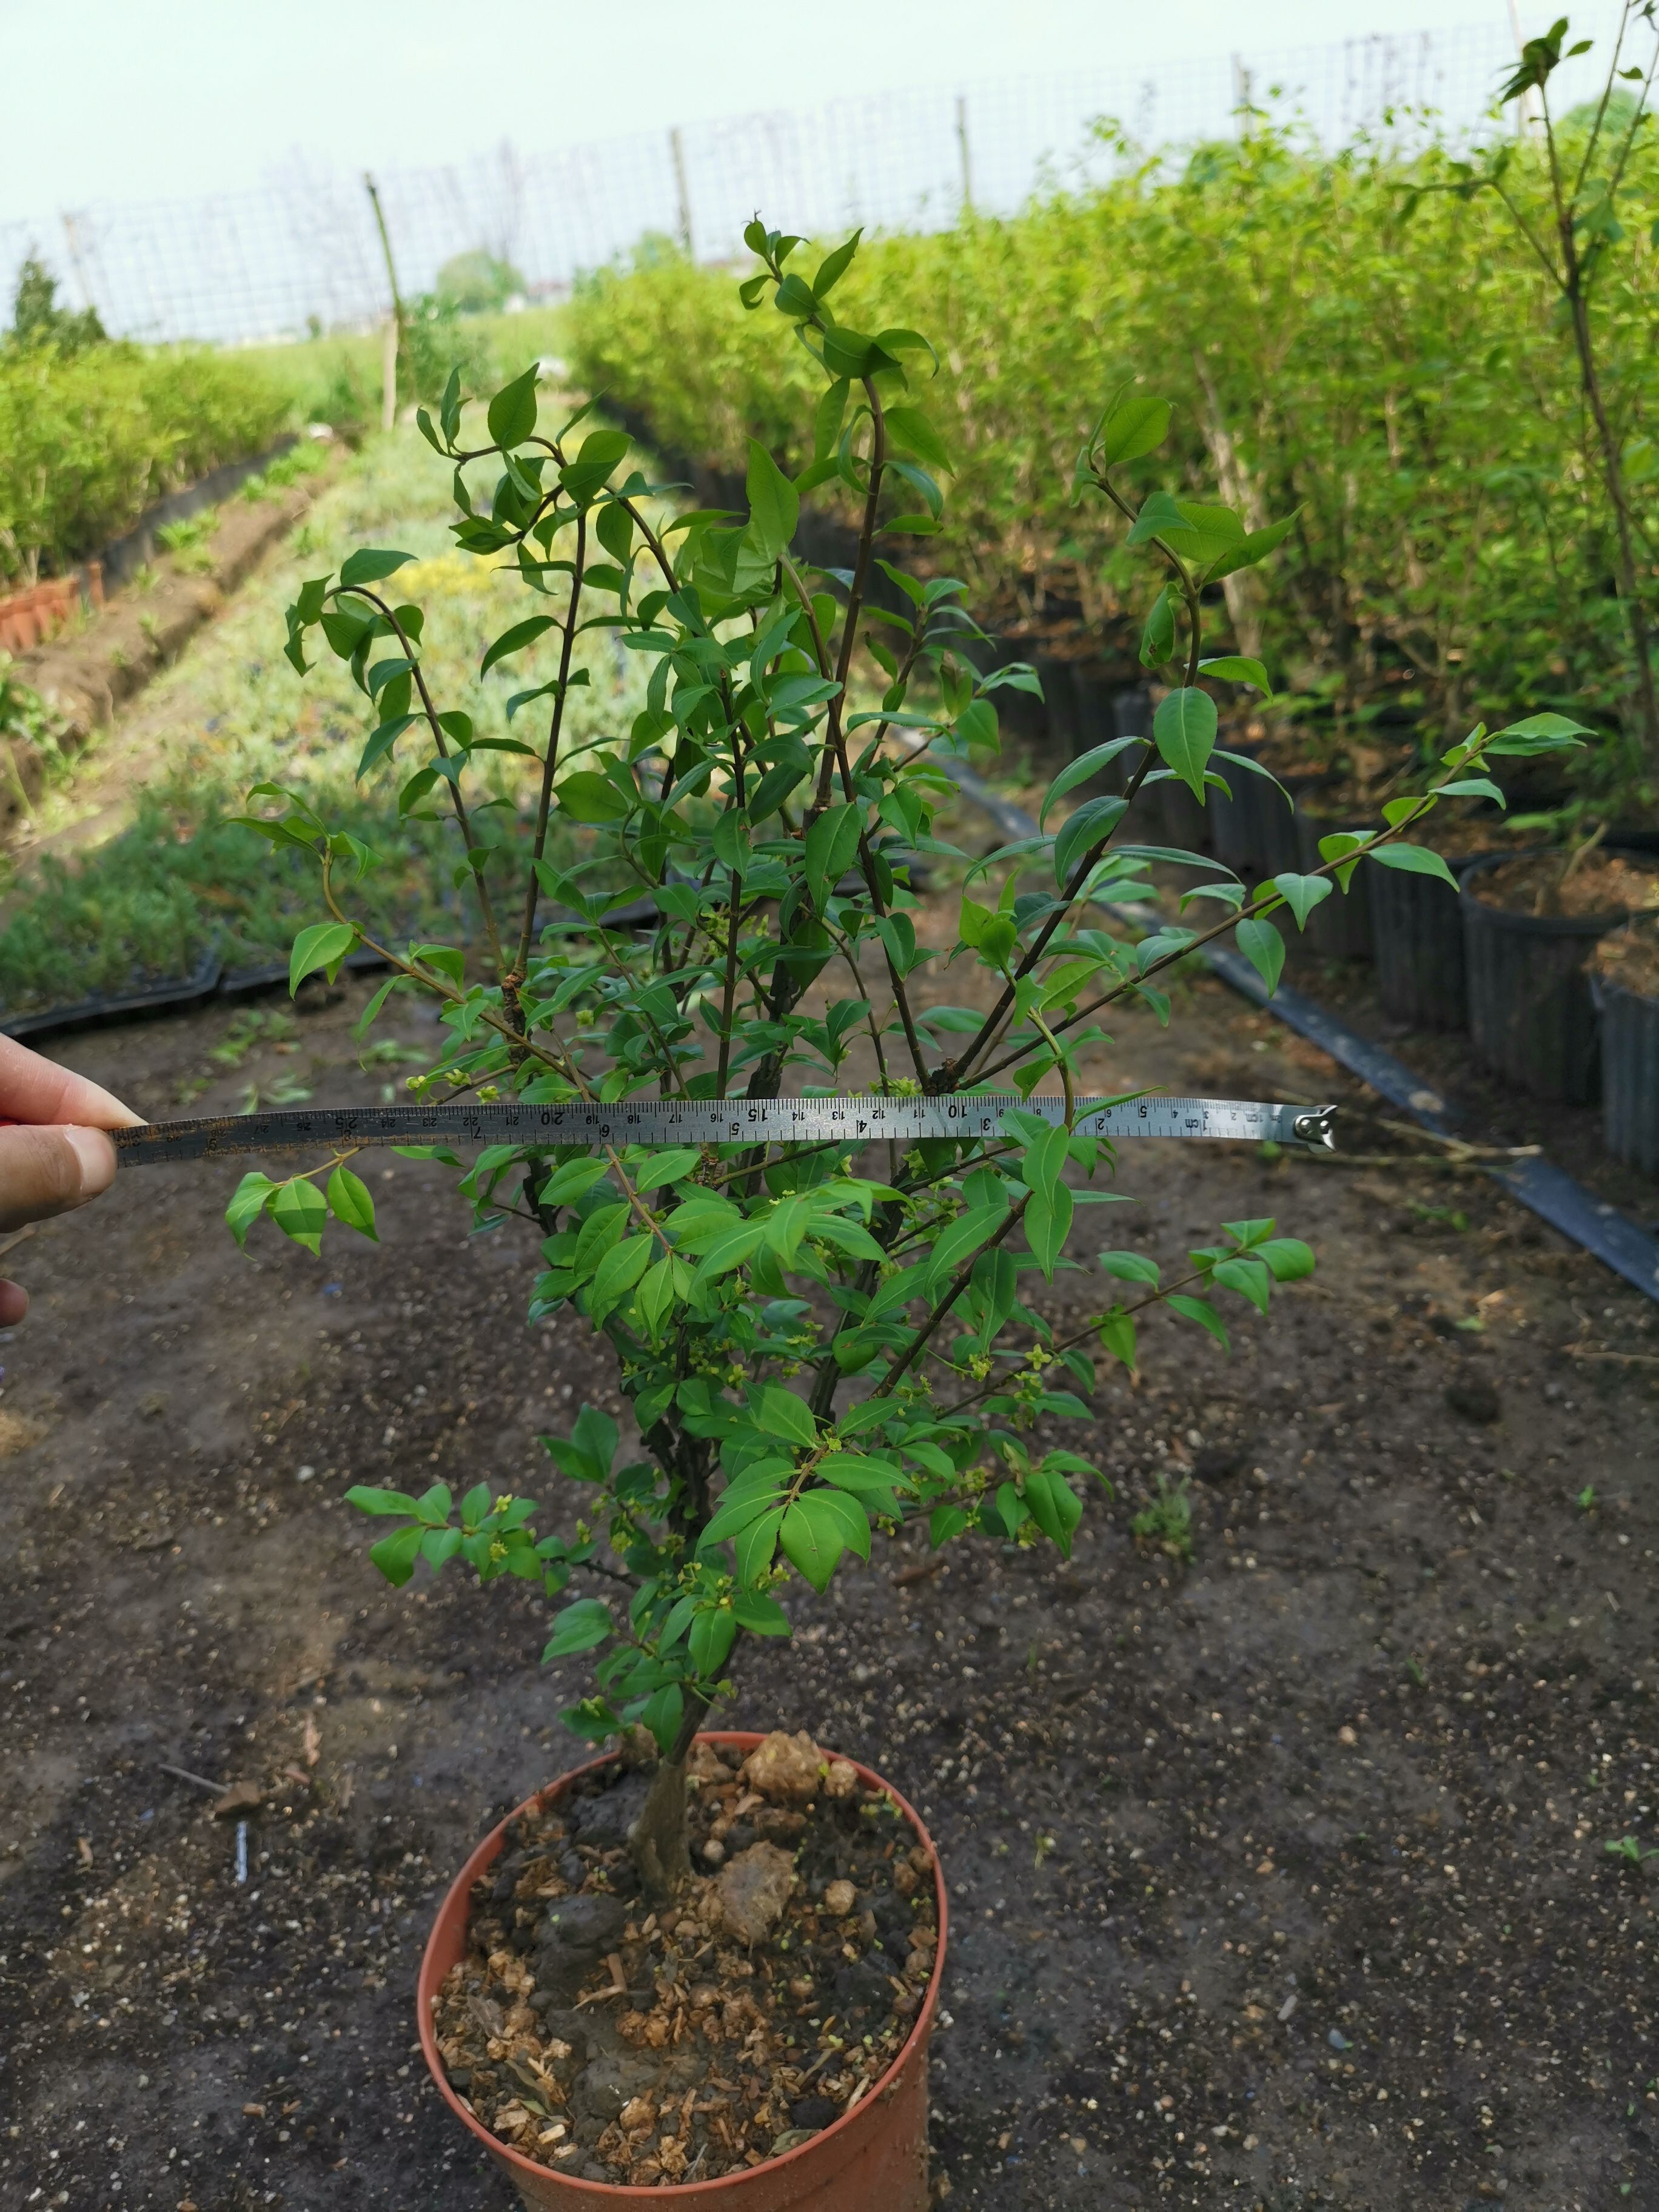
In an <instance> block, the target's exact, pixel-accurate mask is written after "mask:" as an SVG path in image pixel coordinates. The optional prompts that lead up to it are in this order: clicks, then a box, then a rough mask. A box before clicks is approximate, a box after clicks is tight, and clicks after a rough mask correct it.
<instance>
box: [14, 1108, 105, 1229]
mask: <svg viewBox="0 0 1659 2212" xmlns="http://www.w3.org/2000/svg"><path fill="white" fill-rule="evenodd" d="M114 1180H115V1147H114V1146H113V1145H112V1144H111V1142H110V1140H109V1139H108V1138H107V1137H106V1135H105V1133H104V1132H103V1131H102V1130H101V1129H78V1128H72V1127H27V1126H25V1127H14V1128H9V1129H0V1230H7V1229H18V1228H21V1226H22V1225H23V1224H24V1223H25V1222H27V1221H44V1220H46V1219H47V1218H49V1217H50V1216H51V1215H52V1214H54V1213H66V1212H69V1210H70V1207H71V1206H83V1205H84V1204H85V1203H86V1201H87V1200H88V1199H89V1198H96V1197H97V1196H98V1194H99V1193H100V1191H105V1190H107V1189H108V1188H109V1187H110V1185H111V1183H112V1182H114Z"/></svg>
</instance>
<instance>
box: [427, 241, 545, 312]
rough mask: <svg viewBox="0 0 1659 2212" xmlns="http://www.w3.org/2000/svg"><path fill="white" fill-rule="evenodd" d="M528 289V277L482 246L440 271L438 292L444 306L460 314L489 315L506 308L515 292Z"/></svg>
mask: <svg viewBox="0 0 1659 2212" xmlns="http://www.w3.org/2000/svg"><path fill="white" fill-rule="evenodd" d="M524 289H525V281H524V278H523V277H522V276H520V274H519V272H518V270H516V269H515V268H514V267H513V264H512V263H511V262H510V261H503V260H501V258H500V257H499V255H496V254H494V253H486V252H484V250H483V247H482V246H479V247H476V248H475V249H474V250H473V251H472V252H470V253H457V254H453V255H452V256H451V258H449V259H448V260H447V261H446V262H445V264H444V265H443V267H442V268H441V270H439V271H438V281H437V283H436V285H435V287H434V291H435V296H436V298H437V301H438V303H439V305H440V307H444V308H447V309H448V310H449V311H450V312H451V313H454V314H458V315H488V314H492V313H495V311H496V310H497V309H498V308H501V307H505V306H506V304H507V301H508V300H509V299H511V298H512V296H513V293H515V292H522V291H523V290H524Z"/></svg>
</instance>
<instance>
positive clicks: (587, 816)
mask: <svg viewBox="0 0 1659 2212" xmlns="http://www.w3.org/2000/svg"><path fill="white" fill-rule="evenodd" d="M553 798H554V802H555V805H556V808H557V811H559V812H560V813H561V814H568V816H569V817H570V819H571V820H572V821H573V822H620V821H622V820H623V819H624V817H626V816H627V815H628V813H629V811H630V810H629V803H628V800H627V799H626V798H625V797H624V795H623V793H621V792H620V791H618V790H617V787H616V785H615V784H614V783H612V781H611V779H610V777H609V776H608V775H597V774H596V773H595V772H594V770H593V769H577V771H576V773H575V774H574V775H568V776H566V777H564V778H563V780H562V781H561V782H559V783H557V784H556V785H555V786H554V789H553Z"/></svg>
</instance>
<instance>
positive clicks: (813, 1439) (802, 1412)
mask: <svg viewBox="0 0 1659 2212" xmlns="http://www.w3.org/2000/svg"><path fill="white" fill-rule="evenodd" d="M755 1417H756V1420H757V1425H759V1427H760V1428H762V1429H763V1431H765V1433H766V1434H767V1435H768V1436H771V1437H786V1438H787V1440H788V1441H789V1442H790V1443H798V1444H814V1443H817V1438H818V1430H817V1422H816V1421H815V1420H814V1419H813V1418H812V1409H811V1407H810V1406H809V1405H808V1404H807V1402H806V1401H805V1399H804V1398H798V1397H797V1396H796V1395H795V1394H794V1392H793V1390H786V1389H782V1388H781V1385H780V1384H778V1383H768V1384H767V1385H766V1387H765V1389H763V1391H762V1392H761V1394H760V1403H759V1405H758V1406H757V1407H756V1409H755Z"/></svg>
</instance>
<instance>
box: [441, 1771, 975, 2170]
mask: <svg viewBox="0 0 1659 2212" xmlns="http://www.w3.org/2000/svg"><path fill="white" fill-rule="evenodd" d="M701 1741H703V1742H705V1743H711V1744H715V1745H728V1746H731V1747H734V1748H736V1749H738V1750H741V1751H744V1752H750V1751H752V1750H754V1748H755V1747H756V1746H757V1744H758V1743H760V1742H762V1741H763V1738H762V1737H761V1736H759V1735H756V1734H755V1733H753V1732H752V1731H751V1730H748V1729H711V1730H709V1731H708V1733H707V1734H706V1735H704V1736H702V1739H701ZM614 1756H615V1754H614V1753H612V1754H610V1755H609V1756H608V1757H607V1758H605V1759H590V1760H589V1761H588V1762H587V1763H586V1765H582V1766H578V1767H574V1768H573V1769H572V1770H571V1771H570V1772H569V1773H568V1774H562V1775H561V1776H560V1777H559V1779H558V1780H557V1781H556V1782H554V1783H551V1784H549V1786H548V1787H547V1788H546V1789H545V1790H540V1791H538V1794H537V1795H536V1796H534V1797H531V1798H527V1799H526V1802H524V1803H523V1804H522V1805H520V1807H519V1808H517V1810H516V1811H515V1812H513V1813H511V1814H508V1816H507V1820H503V1821H502V1822H501V1826H499V1827H496V1828H492V1829H491V1830H490V1832H489V1834H488V1835H487V1836H486V1837H485V1838H484V1839H483V1842H482V1843H481V1844H479V1845H478V1848H477V1850H475V1851H474V1852H473V1854H472V1856H471V1858H470V1859H469V1860H468V1861H467V1863H466V1864H465V1866H464V1867H463V1868H462V1869H461V1870H460V1872H459V1874H458V1875H456V1877H455V1880H454V1881H453V1883H452V1884H451V1886H450V1890H449V1893H448V1895H447V1897H446V1898H445V1899H444V1901H443V1903H442V1905H441V1906H440V1907H439V1908H438V1917H437V1921H436V1923H435V1925H434V1928H433V1930H432V1934H431V1936H429V1937H428V1941H427V1947H426V1955H425V1956H424V1957H423V1958H422V1960H421V1973H420V1979H419V1981H418V1982H417V1983H416V1999H415V2002H416V2015H417V2017H418V2024H419V2028H420V2036H421V2049H422V2051H423V2052H424V2054H425V2057H426V2063H427V2065H428V2068H429V2069H431V2074H432V2078H433V2080H434V2081H435V2082H436V2083H437V2085H438V2093H439V2094H440V2095H441V2097H442V2098H443V2100H444V2102H445V2103H446V2104H447V2106H449V2108H450V2110H451V2112H453V2113H454V2115H455V2117H456V2118H457V2119H459V2121H460V2123H461V2124H462V2126H463V2127H464V2128H465V2129H466V2130H467V2132H468V2133H469V2134H470V2135H472V2136H476V2137H477V2140H478V2141H479V2142H481V2143H482V2144H483V2147H484V2148H485V2149H486V2150H487V2151H488V2152H489V2154H490V2156H491V2157H492V2158H493V2159H494V2160H495V2162H496V2164H497V2165H498V2166H501V2168H502V2169H503V2171H504V2172H506V2173H507V2174H508V2175H509V2176H510V2177H511V2179H512V2180H513V2184H514V2185H515V2186H516V2188H517V2190H518V2191H519V2195H520V2197H521V2198H522V2199H523V2201H524V2203H525V2204H526V2206H528V2208H529V2212H613V2208H615V2207H617V2206H618V2205H621V2204H665V2203H673V2204H680V2203H684V2204H687V2205H694V2206H697V2207H705V2208H707V2212H927V2202H928V2184H927V2043H928V2039H929V2037H930V2035H931V2034H932V2033H933V2015H934V2012H935V2011H936V2009H937V2008H938V2005H939V1990H940V1989H941V1987H942V1986H943V1982H944V1974H945V1933H946V1931H945V1877H944V1875H943V1874H942V1873H941V1872H940V1870H939V1856H938V1853H937V1852H935V1851H933V1838H931V1837H930V1836H929V1835H928V1833H927V1829H926V1828H924V1827H923V1826H922V1824H921V1820H919V1819H918V1818H917V1816H916V1814H915V1809H914V1808H912V1807H911V1806H909V1805H908V1804H906V1802H905V1801H904V1799H903V1798H902V1797H901V1796H899V1794H898V1792H897V1790H895V1789H894V1788H893V1787H892V1786H891V1784H889V1783H886V1782H884V1781H883V1780H882V1778H881V1777H880V1776H879V1775H878V1774H873V1773H872V1772H871V1771H870V1769H869V1768H868V1767H866V1766H859V1768H858V1772H859V1778H860V1781H861V1782H863V1783H864V1784H866V1787H868V1788H871V1789H877V1790H885V1791H886V1793H887V1795H888V1796H890V1798H891V1799H892V1801H893V1802H894V1804H895V1805H896V1806H897V1807H898V1809H899V1811H900V1812H901V1813H902V1814H903V1815H904V1817H905V1819H906V1820H908V1822H909V1823H910V1826H912V1827H913V1828H914V1829H915V1832H916V1834H917V1836H918V1838H920V1839H921V1842H922V1843H923V1844H926V1845H927V1849H928V1850H929V1852H930V1853H932V1855H933V1883H934V1896H935V1903H936V1905H937V1907H938V1911H939V1949H938V1951H937V1953H936V1954H935V1956H934V1960H933V1977H932V1978H931V1980H930V1981H929V1982H928V1984H927V1992H926V1995H925V1996H923V1999H922V2002H921V2009H920V2010H919V2011H918V2013H917V2014H916V2018H915V2025H914V2027H912V2028H911V2030H910V2033H909V2034H908V2037H907V2038H906V2039H905V2042H904V2045H903V2048H902V2050H901V2051H900V2052H899V2055H898V2057H896V2059H895V2060H894V2061H893V2063H892V2064H891V2065H890V2067H889V2068H888V2069H887V2071H886V2073H885V2074H884V2075H882V2077H881V2079H880V2080H879V2081H877V2082H876V2083H875V2084H874V2085H873V2087H872V2088H871V2089H870V2091H869V2093H868V2094H867V2095H866V2096H864V2097H862V2098H861V2099H860V2100H859V2102H858V2103H857V2104H856V2105H855V2106H854V2107H853V2109H852V2110H851V2111H850V2112H845V2113H843V2114H842V2117H841V2118H840V2119H838V2120H836V2122H835V2123H834V2124H832V2125H831V2126H829V2127H827V2128H825V2129H824V2130H823V2132H822V2133H821V2134H819V2135H816V2136H813V2137H812V2138H811V2141H810V2142H804V2143H801V2144H799V2146H798V2147H797V2148H795V2149H794V2150H792V2151H786V2152H785V2153H784V2154H783V2156H782V2157H781V2158H769V2159H768V2160H766V2161H765V2162H764V2164H763V2165H761V2166H751V2167H750V2169H749V2171H748V2172H746V2173H732V2174H725V2175H722V2176H720V2178H719V2179H715V2180H713V2181H692V2182H680V2183H677V2184H673V2185H670V2186H669V2187H667V2188H661V2187H653V2188H649V2189H633V2188H628V2187H625V2186H622V2185H617V2184H615V2183H612V2182H608V2181H583V2180H579V2179H576V2177H575V2176H574V2175H571V2176H566V2175H564V2174H562V2173H556V2172H553V2171H552V2169H551V2168H550V2167H548V2166H541V2165H538V2163H537V2162H536V2160H533V2159H529V2158H526V2157H525V2156H524V2155H523V2154H522V2153H521V2152H520V2151H516V2150H514V2149H513V2148H512V2147H511V2145H510V2144H507V2143H504V2142H501V2139H500V2137H499V2136H495V2135H492V2134H491V2133H490V2131H489V2129H488V2128H487V2127H485V2126H484V2124H483V2122H482V2121H481V2120H480V2119H478V2118H477V2117H476V2115H475V2114H473V2113H471V2112H468V2110H467V2109H466V2107H465V2105H463V2104H462V2102H461V2100H460V2099H459V2097H458V2096H457V2095H456V2094H455V2092H454V2091H453V2089H452V2088H451V2087H450V2086H449V2081H448V2077H447V2075H446V2074H445V2072H444V2069H443V2062H442V2060H441V2058H440V2057H439V2056H438V2045H437V2040H436V2038H435V2035H434V2033H433V2027H432V2015H433V2008H434V2007H435V2004H436V2002H437V1998H438V1992H439V1990H440V1988H441V1985H442V1983H443V1980H444V1977H445V1976H446V1975H447V1973H448V1972H449V1970H450V1968H451V1967H452V1966H454V1965H455V1964H456V1963H457V1961H458V1960H460V1959H462V1958H464V1957H465V1954H466V1925H467V1917H468V1914H469V1912H470V1911H471V1903H472V1885H473V1883H474V1882H475V1881H477V1880H478V1878H479V1876H480V1875H483V1874H484V1873H486V1872H487V1871H488V1870H489V1868H490V1867H491V1866H492V1865H493V1864H494V1863H495V1860H496V1859H497V1858H498V1857H500V1855H501V1848H502V1843H503V1839H504V1838H505V1835H506V1832H507V1826H508V1825H509V1823H510V1822H511V1821H513V1820H522V1819H523V1817H524V1816H525V1814H527V1813H532V1812H535V1811H538V1810H539V1809H540V1808H543V1807H544V1806H547V1805H550V1804H551V1803H553V1802H555V1801H556V1799H557V1798H559V1797H560V1796H562V1795H563V1793H564V1792H565V1791H566V1790H568V1788H569V1787H570V1785H571V1784H572V1783H573V1782H574V1781H575V1780H576V1778H578V1776H580V1775H583V1774H591V1773H592V1772H593V1771H594V1770H595V1768H597V1767H602V1766H605V1765H610V1764H611V1759H613V1758H614ZM851 1763H852V1764H853V1765H855V1766H857V1765H858V1762H857V1760H856V1759H854V1761H852V1762H851Z"/></svg>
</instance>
